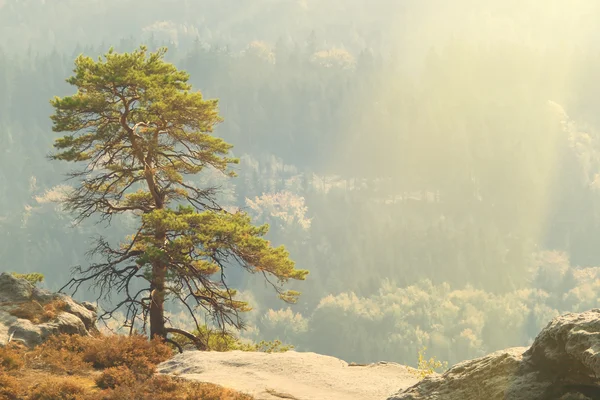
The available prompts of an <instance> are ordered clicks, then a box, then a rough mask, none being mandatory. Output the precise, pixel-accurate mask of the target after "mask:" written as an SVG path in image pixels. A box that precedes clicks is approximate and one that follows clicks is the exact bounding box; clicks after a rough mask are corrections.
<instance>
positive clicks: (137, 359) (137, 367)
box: [84, 335, 173, 376]
mask: <svg viewBox="0 0 600 400" xmlns="http://www.w3.org/2000/svg"><path fill="white" fill-rule="evenodd" d="M172 355H173V351H172V350H171V348H170V347H169V346H168V345H166V344H164V343H163V342H161V340H160V339H158V338H155V339H152V340H148V339H147V338H146V337H145V336H142V335H132V336H122V335H114V336H104V337H101V338H92V339H90V340H89V342H88V346H87V347H86V349H85V352H84V360H85V361H87V362H90V363H92V365H93V366H94V367H95V368H110V367H118V366H122V365H123V366H127V367H128V368H129V369H130V370H131V371H132V372H134V373H135V374H136V375H138V376H150V375H152V374H153V373H154V369H155V367H156V365H158V364H160V363H161V362H163V361H166V360H168V359H169V358H171V356H172Z"/></svg>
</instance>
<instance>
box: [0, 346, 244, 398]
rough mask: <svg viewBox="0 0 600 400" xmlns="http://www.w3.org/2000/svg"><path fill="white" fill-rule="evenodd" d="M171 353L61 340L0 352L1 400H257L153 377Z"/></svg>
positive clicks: (152, 348)
mask: <svg viewBox="0 0 600 400" xmlns="http://www.w3.org/2000/svg"><path fill="white" fill-rule="evenodd" d="M171 355H172V350H171V349H170V348H169V347H168V346H166V345H164V344H162V343H160V342H158V341H148V340H147V339H146V338H145V337H143V336H131V337H129V336H101V337H82V336H75V335H74V336H69V335H59V336H55V337H51V338H49V340H48V341H47V342H45V343H44V344H42V345H40V346H38V347H37V348H35V349H33V350H29V349H27V348H25V347H17V346H10V347H5V348H0V400H59V399H60V400H252V399H253V398H252V397H251V396H248V395H245V394H240V393H237V392H234V391H232V390H229V389H225V388H222V387H220V386H217V385H212V384H206V383H199V382H190V381H185V380H182V379H179V378H174V377H170V376H165V375H154V370H155V368H156V365H157V364H158V363H160V362H162V361H164V360H166V359H168V358H170V357H171Z"/></svg>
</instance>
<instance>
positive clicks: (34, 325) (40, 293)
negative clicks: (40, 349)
mask: <svg viewBox="0 0 600 400" xmlns="http://www.w3.org/2000/svg"><path fill="white" fill-rule="evenodd" d="M53 304H54V305H56V307H57V308H56V309H53V311H52V312H47V310H45V308H44V307H45V306H48V305H53ZM96 319H97V316H96V311H95V307H94V306H93V305H91V304H89V303H87V304H79V303H77V302H76V301H75V300H73V299H72V298H70V297H69V296H67V295H65V294H61V293H52V292H50V291H47V290H43V289H39V288H36V287H34V286H33V285H31V284H30V283H29V282H27V281H26V280H24V279H18V278H15V277H14V276H13V275H11V274H9V273H6V272H4V273H1V274H0V346H1V345H5V344H6V343H8V342H9V341H17V342H21V343H23V344H25V345H26V346H28V347H34V346H36V345H38V344H40V343H42V342H43V341H44V340H45V339H46V338H47V337H48V336H50V335H56V334H60V333H68V334H79V335H89V334H90V333H95V332H98V328H97V327H96Z"/></svg>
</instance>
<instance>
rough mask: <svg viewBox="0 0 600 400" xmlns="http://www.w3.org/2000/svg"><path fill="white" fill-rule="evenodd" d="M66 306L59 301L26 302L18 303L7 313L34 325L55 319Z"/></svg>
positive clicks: (62, 301)
mask: <svg viewBox="0 0 600 400" xmlns="http://www.w3.org/2000/svg"><path fill="white" fill-rule="evenodd" d="M66 305H67V303H66V302H65V301H64V300H61V299H55V300H52V301H49V302H48V303H40V302H37V301H27V302H23V303H19V304H18V305H17V307H16V308H14V309H12V310H10V311H9V313H10V315H12V316H14V317H17V318H21V319H28V320H29V321H31V322H33V323H34V324H42V323H44V322H48V321H51V320H53V319H54V318H56V317H57V316H58V314H59V313H60V312H62V311H63V310H64V309H65V307H66Z"/></svg>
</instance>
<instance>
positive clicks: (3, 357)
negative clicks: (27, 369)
mask: <svg viewBox="0 0 600 400" xmlns="http://www.w3.org/2000/svg"><path fill="white" fill-rule="evenodd" d="M23 353H24V352H23V351H22V350H21V349H18V348H17V347H16V346H14V345H11V344H9V345H7V346H5V347H0V369H4V370H6V371H13V370H17V369H21V368H22V367H23V365H24V364H25V362H24V361H23V356H24V354H23Z"/></svg>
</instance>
